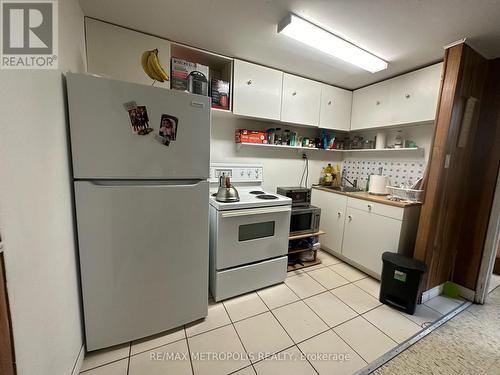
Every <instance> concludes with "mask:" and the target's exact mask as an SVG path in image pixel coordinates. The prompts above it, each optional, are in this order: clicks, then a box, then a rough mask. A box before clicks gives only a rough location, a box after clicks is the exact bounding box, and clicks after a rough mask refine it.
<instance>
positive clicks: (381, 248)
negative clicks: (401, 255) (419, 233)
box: [342, 207, 402, 277]
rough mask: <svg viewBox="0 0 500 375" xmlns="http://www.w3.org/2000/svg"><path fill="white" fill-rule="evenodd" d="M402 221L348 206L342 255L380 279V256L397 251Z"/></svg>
mask: <svg viewBox="0 0 500 375" xmlns="http://www.w3.org/2000/svg"><path fill="white" fill-rule="evenodd" d="M401 225H402V221H400V220H396V219H393V218H390V217H386V216H381V215H376V214H373V213H370V212H364V211H361V210H358V209H355V208H351V207H347V218H346V222H345V229H344V242H343V245H342V255H343V256H345V257H346V258H348V259H351V260H353V261H354V262H356V263H358V264H359V265H361V266H363V267H365V268H367V269H368V270H369V271H371V272H372V273H374V274H375V275H377V276H378V277H380V275H381V273H382V253H384V252H386V251H392V252H395V253H396V252H398V248H399V235H400V231H401Z"/></svg>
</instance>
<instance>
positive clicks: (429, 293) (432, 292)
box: [422, 284, 444, 303]
mask: <svg viewBox="0 0 500 375" xmlns="http://www.w3.org/2000/svg"><path fill="white" fill-rule="evenodd" d="M443 285H444V284H441V285H438V286H435V287H434V288H432V289H429V290H426V291H425V292H422V303H426V302H427V301H428V300H430V299H432V298H434V297H437V296H439V295H441V294H442V293H443Z"/></svg>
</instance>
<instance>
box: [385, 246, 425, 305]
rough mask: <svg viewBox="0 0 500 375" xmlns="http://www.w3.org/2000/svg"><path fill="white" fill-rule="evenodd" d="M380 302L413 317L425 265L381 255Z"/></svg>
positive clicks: (409, 259)
mask: <svg viewBox="0 0 500 375" xmlns="http://www.w3.org/2000/svg"><path fill="white" fill-rule="evenodd" d="M382 261H383V268H382V279H381V283H380V298H379V299H380V302H382V303H385V304H386V305H389V306H392V307H394V308H396V309H398V310H401V311H404V312H406V313H408V314H411V315H413V314H414V313H415V308H416V307H417V298H418V291H419V288H420V283H421V281H422V275H423V274H424V272H425V271H426V269H427V267H426V265H425V263H423V262H421V261H419V260H416V259H413V258H410V257H407V256H404V255H401V254H396V253H391V252H385V253H383V254H382Z"/></svg>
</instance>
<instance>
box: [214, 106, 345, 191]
mask: <svg viewBox="0 0 500 375" xmlns="http://www.w3.org/2000/svg"><path fill="white" fill-rule="evenodd" d="M272 127H281V128H282V129H283V128H286V129H294V128H293V127H290V126H285V125H284V124H273V123H269V122H262V121H256V120H248V119H244V118H238V117H236V116H232V115H228V114H220V113H215V114H214V115H212V137H211V145H210V150H211V156H210V159H211V162H229V163H258V164H262V165H263V166H264V183H263V185H264V188H265V189H266V190H269V191H270V192H273V191H274V192H275V191H276V187H277V186H299V182H300V177H301V175H302V170H303V166H304V161H303V160H302V152H298V151H297V150H287V149H275V148H269V149H264V148H262V147H255V148H253V147H243V148H241V149H240V150H238V151H237V150H236V145H235V143H234V132H235V130H236V129H238V128H245V129H252V130H264V129H267V128H272ZM296 130H297V131H298V132H299V133H300V135H311V136H313V135H315V134H316V133H317V129H316V130H313V129H307V128H296ZM306 153H307V155H308V156H309V181H308V182H309V183H308V185H309V186H311V184H312V183H315V184H316V183H318V180H319V176H320V172H321V168H323V167H325V166H326V165H327V164H328V163H332V164H337V163H338V164H341V160H342V159H341V156H340V155H341V154H340V153H333V152H332V153H329V152H319V151H307V152H306Z"/></svg>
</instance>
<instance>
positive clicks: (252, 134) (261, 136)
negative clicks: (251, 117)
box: [234, 129, 267, 143]
mask: <svg viewBox="0 0 500 375" xmlns="http://www.w3.org/2000/svg"><path fill="white" fill-rule="evenodd" d="M234 136H235V141H236V143H242V142H248V143H267V134H266V133H265V132H260V131H256V130H246V129H236V132H235V134H234Z"/></svg>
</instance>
